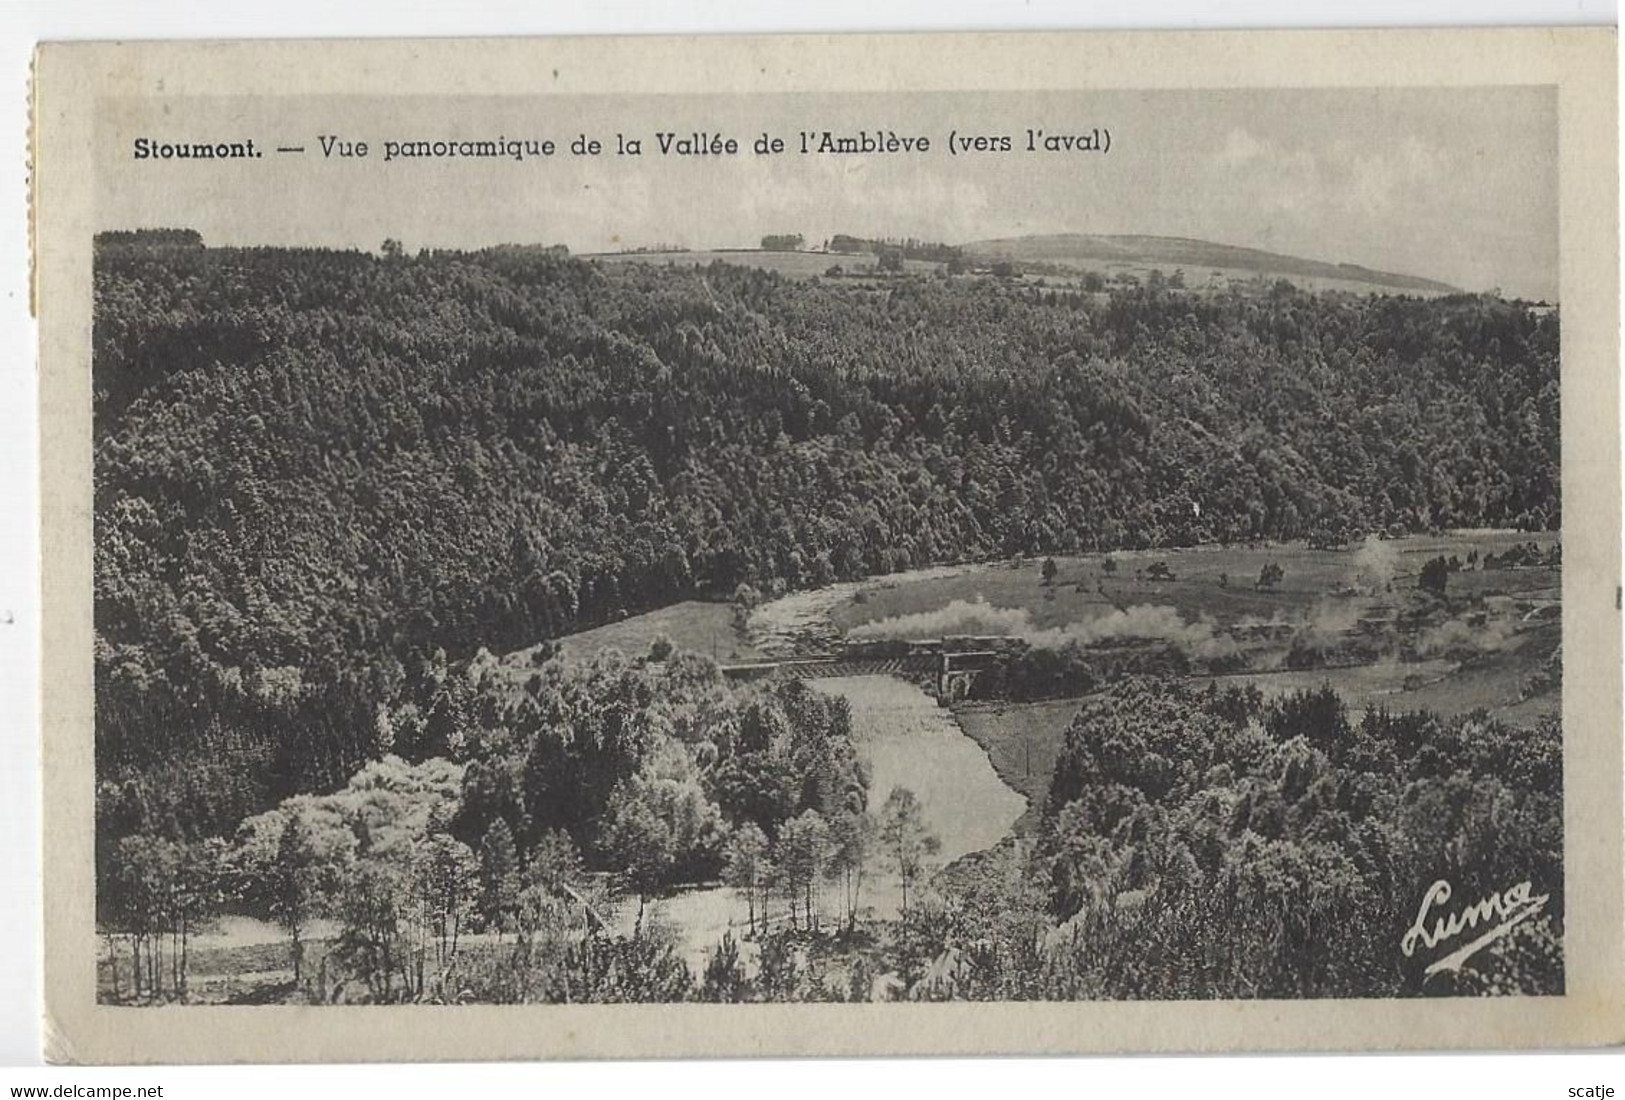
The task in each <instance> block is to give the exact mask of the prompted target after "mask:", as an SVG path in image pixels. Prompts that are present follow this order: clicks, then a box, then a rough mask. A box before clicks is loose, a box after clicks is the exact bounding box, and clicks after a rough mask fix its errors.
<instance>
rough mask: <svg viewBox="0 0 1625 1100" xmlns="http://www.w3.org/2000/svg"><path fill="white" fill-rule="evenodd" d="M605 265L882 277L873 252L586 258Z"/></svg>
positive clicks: (910, 264) (916, 270) (928, 266)
mask: <svg viewBox="0 0 1625 1100" xmlns="http://www.w3.org/2000/svg"><path fill="white" fill-rule="evenodd" d="M585 258H587V259H591V260H597V261H599V262H601V263H616V264H628V263H631V264H639V263H641V264H648V265H650V266H653V267H666V266H667V265H672V266H675V267H709V266H710V265H711V264H714V263H724V264H733V265H734V266H736V267H751V268H757V269H760V270H762V271H773V272H777V273H778V274H780V275H784V276H786V277H788V278H791V279H811V278H813V277H815V276H817V277H822V276H824V274H825V273H826V272H828V271H829V269H830V268H831V267H836V266H839V267H840V268H841V270H842V271H843V272H844V273H845V277H848V278H850V277H853V276H864V277H874V278H879V277H880V273H879V268H878V267H877V264H878V263H879V257H877V256H874V255H872V254H870V253H840V252H761V251H758V250H756V249H746V248H741V249H714V250H709V251H699V252H604V253H600V254H598V255H595V256H589V257H585ZM941 266H942V265H941V264H939V263H934V262H926V261H923V260H904V261H903V270H904V271H905V272H907V273H910V274H934V273H935V272H936V270H937V269H938V268H939V267H941Z"/></svg>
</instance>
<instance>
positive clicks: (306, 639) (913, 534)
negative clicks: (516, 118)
mask: <svg viewBox="0 0 1625 1100" xmlns="http://www.w3.org/2000/svg"><path fill="white" fill-rule="evenodd" d="M95 293H96V300H95V332H94V343H95V351H94V363H93V374H94V384H95V486H96V490H95V524H96V604H95V615H96V628H97V681H96V682H97V712H96V729H97V740H98V744H97V750H98V755H97V764H98V770H99V773H100V775H101V777H102V779H103V781H104V782H105V783H107V784H110V785H117V787H119V788H121V789H122V790H123V791H124V794H123V795H122V796H121V797H120V798H119V799H111V798H110V799H107V800H106V804H107V806H109V807H110V809H109V811H108V812H109V813H114V814H116V813H127V814H129V815H133V817H134V818H139V819H140V820H141V821H142V822H144V826H143V827H144V828H161V829H163V830H164V831H167V832H170V833H173V834H178V835H206V834H210V833H223V832H229V831H230V830H231V829H232V828H234V827H235V825H236V822H237V821H238V820H240V819H241V818H242V817H243V816H244V815H245V814H247V813H250V812H255V811H258V810H263V809H265V808H267V807H268V806H270V805H272V804H273V803H274V802H275V800H276V799H278V798H281V797H284V796H286V795H289V794H293V793H296V792H299V791H311V790H331V789H334V788H337V787H339V786H341V785H342V784H343V783H344V782H345V781H346V780H347V779H348V778H349V777H350V775H351V774H352V773H353V772H354V771H355V770H356V768H357V767H358V766H359V765H360V764H361V763H362V762H364V761H365V760H367V759H370V758H373V757H375V756H376V755H377V754H378V752H379V747H380V742H379V736H380V735H379V732H378V723H379V712H380V708H383V710H384V711H385V712H386V713H394V712H395V711H398V710H399V708H401V707H403V706H405V705H407V704H409V703H410V704H412V705H414V706H420V707H421V709H422V711H423V713H424V714H425V715H426V718H425V721H426V722H428V723H430V724H432V723H433V722H434V721H435V720H436V719H435V717H434V715H433V713H431V712H432V711H433V708H434V706H435V703H436V700H437V699H438V698H440V696H439V695H437V694H436V693H435V685H436V684H439V683H441V682H442V681H443V680H444V672H443V671H438V672H437V671H435V670H436V669H437V668H441V669H442V670H443V666H444V662H445V660H446V659H447V658H448V657H449V659H451V660H453V661H455V660H457V659H460V658H462V657H466V656H469V655H471V654H472V653H474V652H475V651H476V650H477V649H478V648H479V647H489V648H490V649H492V650H496V651H502V650H506V649H511V648H514V647H517V646H519V645H521V644H529V643H533V642H536V641H538V640H541V639H545V638H548V637H553V636H557V635H559V634H562V633H566V632H568V631H571V630H574V629H578V628H581V627H584V626H589V625H593V624H596V623H599V622H603V621H606V620H609V619H611V618H614V617H615V616H617V615H619V614H621V613H623V612H627V611H633V610H637V609H641V608H645V607H649V606H654V605H657V604H660V603H663V602H666V601H669V600H673V599H677V598H680V597H683V596H685V595H690V594H695V593H698V594H723V593H729V592H731V591H732V590H733V588H734V587H735V586H736V585H738V584H740V583H742V582H749V583H751V584H753V585H756V586H758V587H760V588H766V589H771V588H774V587H777V586H785V587H801V586H810V585H817V584H820V583H823V582H826V581H829V580H831V579H834V578H838V577H851V576H856V575H862V574H869V573H876V572H883V571H890V570H895V569H900V568H906V567H910V566H915V565H922V564H926V563H930V562H935V561H941V560H947V559H960V558H967V557H984V556H991V555H1008V554H1016V553H1029V552H1033V553H1052V552H1053V553H1061V552H1067V551H1076V550H1080V549H1093V548H1114V547H1135V546H1167V545H1188V544H1192V543H1197V542H1204V541H1213V540H1229V541H1234V540H1247V539H1257V538H1295V537H1301V536H1304V535H1306V534H1310V533H1312V532H1314V531H1316V530H1319V529H1322V528H1336V529H1339V530H1346V529H1348V528H1350V527H1352V528H1356V529H1362V530H1381V529H1403V530H1419V529H1426V528H1431V527H1441V526H1522V527H1529V528H1554V527H1556V526H1557V525H1558V523H1559V518H1560V517H1559V512H1558V441H1559V435H1558V367H1557V362H1558V359H1557V355H1558V327H1557V319H1556V317H1555V315H1551V316H1537V315H1536V313H1534V312H1533V311H1531V310H1528V309H1525V308H1523V307H1522V306H1520V305H1518V304H1512V303H1507V302H1503V301H1500V300H1495V299H1488V298H1481V297H1453V298H1443V299H1435V300H1431V301H1421V300H1410V299H1404V298H1356V297H1334V296H1311V295H1308V294H1304V293H1300V292H1297V291H1295V290H1293V289H1292V288H1291V287H1290V286H1288V285H1286V284H1278V285H1277V287H1276V289H1275V291H1274V292H1273V293H1272V294H1270V295H1268V296H1265V297H1244V296H1240V295H1228V296H1225V295H1218V296H1197V295H1191V294H1186V293H1182V292H1179V291H1176V290H1170V289H1167V288H1166V287H1159V288H1156V289H1150V288H1135V289H1131V290H1128V289H1126V290H1114V291H1112V292H1111V293H1110V294H1109V295H1106V294H1090V293H1083V292H1081V291H1078V290H1076V289H1073V288H1071V287H1043V286H1038V285H1035V284H1033V283H1030V282H1021V281H1014V282H1002V281H999V280H994V279H984V278H962V277H954V278H947V277H938V278H925V277H898V278H894V279H890V280H885V281H882V282H880V283H878V284H871V285H847V284H841V285H836V284H835V283H834V282H833V281H832V282H822V281H818V280H813V281H799V282H798V281H792V280H788V279H784V278H781V277H777V276H774V275H771V274H768V273H765V272H760V271H747V270H742V269H738V268H730V267H726V266H722V265H717V266H713V267H711V268H709V269H705V270H703V271H679V270H675V269H666V268H659V267H652V266H644V265H640V264H621V265H614V266H609V265H604V266H600V265H595V264H590V263H584V262H580V261H575V260H570V259H568V258H564V257H561V256H558V255H556V254H552V253H548V252H544V251H541V250H527V249H497V250H491V251H486V252H480V253H467V254H465V253H434V254H423V255H419V256H416V257H409V256H404V255H401V254H399V253H398V250H391V254H389V255H386V256H383V257H375V256H372V255H368V254H363V253H358V252H328V251H292V250H281V249H252V250H235V249H230V250H228V249H209V248H204V247H201V246H198V245H196V244H193V243H190V242H188V241H187V240H186V239H185V238H184V236H177V237H176V238H175V239H173V240H171V239H165V240H164V241H162V242H161V243H160V245H158V246H154V245H153V244H150V243H148V242H145V241H143V240H142V239H140V238H133V239H132V238H125V239H121V240H112V239H106V240H103V241H102V242H101V243H100V245H99V247H98V251H97V256H96V272H95ZM438 720H439V721H441V722H442V723H445V722H451V721H452V720H453V719H452V717H448V716H447V715H446V714H445V713H444V712H442V713H441V715H440V718H439V719H438ZM425 736H431V735H429V734H426V735H425ZM119 807H123V809H122V810H121V809H119ZM131 827H132V828H133V826H131ZM109 828H110V829H111V830H112V833H113V834H115V835H116V834H117V833H119V832H120V831H121V829H120V827H119V826H118V825H117V823H116V822H113V823H110V824H109Z"/></svg>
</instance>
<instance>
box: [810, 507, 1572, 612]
mask: <svg viewBox="0 0 1625 1100" xmlns="http://www.w3.org/2000/svg"><path fill="white" fill-rule="evenodd" d="M1557 541H1558V536H1556V535H1555V534H1541V535H1527V534H1522V533H1517V532H1488V533H1471V534H1467V533H1462V534H1456V535H1441V536H1436V537H1435V536H1417V537H1413V538H1404V539H1394V540H1392V541H1378V542H1368V543H1367V544H1365V546H1363V547H1355V548H1348V549H1343V550H1310V549H1309V548H1307V547H1306V546H1304V545H1303V544H1302V543H1294V544H1287V545H1279V546H1262V547H1245V546H1232V547H1219V546H1211V547H1208V546H1203V547H1193V548H1189V549H1182V550H1181V549H1176V550H1135V551H1119V552H1117V553H1113V554H1091V555H1085V556H1080V557H1057V558H1056V559H1055V561H1056V565H1057V566H1058V568H1059V572H1058V573H1057V575H1056V577H1055V583H1054V584H1053V585H1045V584H1044V583H1043V578H1042V575H1041V573H1040V567H1041V565H1042V562H1043V559H1041V558H1028V559H1025V560H1020V561H1016V562H1007V563H1002V564H1000V565H997V566H992V567H989V568H986V569H981V570H976V571H971V572H965V573H960V574H957V575H952V576H938V577H932V578H930V579H926V580H921V581H917V582H913V581H907V582H903V583H898V582H897V581H895V580H890V579H888V578H877V579H876V580H875V581H874V582H873V583H871V584H869V585H867V586H864V587H862V588H861V589H860V590H859V594H858V595H857V596H856V597H855V598H853V599H850V600H847V601H846V602H845V603H843V604H840V605H837V606H835V607H834V608H832V609H831V611H830V618H831V619H832V621H833V622H834V624H835V626H836V627H837V628H838V629H839V630H841V631H842V632H843V633H845V632H850V631H851V630H853V629H854V628H856V627H859V626H864V625H867V624H871V623H876V622H880V621H882V620H885V619H888V618H895V617H897V616H900V615H909V614H917V613H920V612H924V611H934V610H938V609H940V608H943V607H946V606H947V605H948V604H949V603H950V602H951V601H953V600H963V601H966V602H971V601H975V600H977V599H978V598H980V599H982V600H985V601H986V602H987V603H989V604H991V605H993V606H994V607H999V608H1022V609H1025V610H1026V611H1027V612H1028V613H1029V614H1030V615H1031V617H1032V623H1033V625H1034V626H1035V627H1038V628H1040V629H1044V628H1051V627H1059V626H1064V625H1066V624H1068V623H1071V622H1075V621H1077V620H1078V619H1080V618H1083V617H1086V616H1088V615H1090V614H1092V613H1093V614H1098V613H1099V612H1100V611H1102V610H1105V609H1109V608H1112V607H1120V606H1125V605H1132V604H1170V605H1172V606H1174V607H1176V608H1178V609H1179V610H1180V612H1181V613H1183V614H1184V615H1185V616H1187V617H1195V616H1208V617H1210V618H1212V619H1214V620H1215V621H1216V622H1218V623H1220V624H1228V623H1233V622H1235V621H1237V620H1240V619H1242V618H1244V617H1246V616H1255V617H1258V618H1262V619H1269V618H1270V617H1271V616H1273V615H1275V614H1277V613H1280V614H1289V613H1292V612H1295V611H1304V610H1307V609H1310V608H1312V607H1314V606H1315V605H1316V604H1318V603H1319V602H1321V601H1322V600H1325V599H1338V598H1339V597H1338V596H1337V595H1336V593H1337V592H1338V590H1339V589H1345V588H1350V587H1363V588H1365V589H1368V590H1369V589H1372V588H1375V589H1376V590H1377V592H1376V594H1378V595H1381V596H1388V595H1397V596H1399V597H1402V598H1403V597H1405V596H1408V595H1410V594H1412V593H1414V591H1415V589H1416V584H1417V578H1418V576H1419V574H1420V573H1421V571H1422V565H1423V563H1424V562H1426V561H1427V560H1428V559H1429V558H1431V557H1434V556H1436V555H1441V554H1442V555H1445V556H1447V557H1448V556H1449V555H1451V554H1456V555H1458V556H1461V557H1465V556H1466V555H1467V554H1468V553H1469V552H1470V551H1471V550H1473V549H1477V550H1478V551H1479V553H1480V554H1484V553H1497V554H1499V553H1504V552H1505V551H1506V550H1507V549H1509V548H1510V547H1512V546H1515V545H1521V544H1524V543H1528V542H1534V543H1536V544H1537V545H1539V546H1540V547H1541V549H1542V550H1545V549H1547V548H1549V547H1551V546H1553V545H1555V544H1556V543H1557ZM1367 547H1369V548H1370V549H1367ZM1107 558H1110V559H1111V560H1112V561H1114V562H1115V563H1116V569H1115V572H1111V573H1108V572H1107V571H1106V570H1105V568H1103V563H1104V562H1105V560H1106V559H1107ZM1154 562H1163V563H1165V564H1166V565H1167V566H1168V569H1169V571H1170V572H1171V573H1172V574H1173V576H1174V579H1173V580H1171V581H1156V580H1151V579H1149V578H1146V577H1144V576H1143V575H1141V576H1138V577H1137V576H1136V572H1137V571H1140V572H1141V573H1142V574H1143V571H1144V570H1145V569H1147V568H1149V567H1150V566H1151V565H1152V563H1154ZM1268 562H1274V563H1275V564H1277V565H1279V566H1280V567H1281V568H1282V569H1283V570H1284V572H1285V575H1284V576H1283V578H1282V579H1281V582H1280V583H1279V584H1278V585H1277V586H1276V588H1275V589H1274V590H1273V591H1258V590H1257V589H1255V587H1254V584H1255V582H1256V581H1257V579H1258V576H1259V571H1260V570H1261V569H1262V568H1263V566H1264V565H1265V563H1268ZM1221 578H1223V579H1225V580H1226V581H1227V583H1226V584H1224V585H1221V584H1220V581H1221ZM1390 582H1391V583H1392V585H1393V590H1394V591H1393V593H1388V592H1387V591H1386V586H1387V584H1388V583H1390ZM1449 592H1450V596H1451V598H1452V599H1456V598H1472V597H1475V596H1479V597H1482V596H1490V595H1498V594H1499V595H1510V596H1515V597H1520V598H1528V599H1542V600H1548V599H1549V600H1555V599H1557V598H1558V596H1559V577H1558V571H1557V570H1555V569H1544V568H1531V569H1507V570H1487V571H1463V572H1459V573H1455V574H1452V575H1451V578H1450V589H1449ZM1382 602H1387V601H1382Z"/></svg>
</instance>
